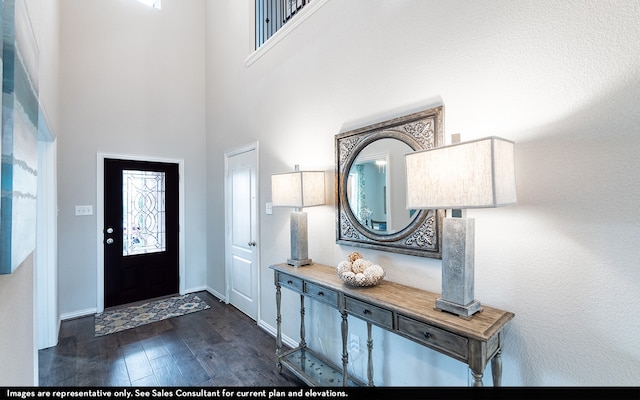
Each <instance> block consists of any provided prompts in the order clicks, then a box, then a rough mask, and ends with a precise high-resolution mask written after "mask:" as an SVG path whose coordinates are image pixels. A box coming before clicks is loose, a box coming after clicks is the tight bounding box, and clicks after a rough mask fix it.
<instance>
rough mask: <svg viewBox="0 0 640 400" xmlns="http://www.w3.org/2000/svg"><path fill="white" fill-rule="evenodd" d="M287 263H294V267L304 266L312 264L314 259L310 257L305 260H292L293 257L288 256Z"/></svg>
mask: <svg viewBox="0 0 640 400" xmlns="http://www.w3.org/2000/svg"><path fill="white" fill-rule="evenodd" d="M287 264H289V265H293V266H294V267H302V266H304V265H311V264H313V261H311V259H310V258H307V259H304V260H292V259H291V258H287Z"/></svg>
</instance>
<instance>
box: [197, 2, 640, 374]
mask: <svg viewBox="0 0 640 400" xmlns="http://www.w3.org/2000/svg"><path fill="white" fill-rule="evenodd" d="M251 4H252V2H251V1H249V0H247V1H244V2H238V1H236V0H228V1H220V2H215V6H214V5H213V3H212V2H208V3H207V21H209V22H208V23H207V98H208V103H207V118H208V119H207V121H208V124H207V138H208V147H207V155H208V173H209V175H208V177H207V179H208V183H209V192H208V193H209V196H208V204H209V205H210V206H211V207H210V210H211V213H210V214H209V216H208V219H209V223H208V229H209V242H208V247H209V266H210V270H209V275H208V276H209V282H208V284H209V285H210V286H212V287H217V288H218V289H220V290H222V289H221V288H223V287H224V280H223V279H222V278H223V277H224V266H223V263H222V261H223V258H222V254H223V253H222V251H223V247H222V246H223V245H222V243H223V242H224V241H223V240H220V239H223V232H221V230H220V222H221V221H223V220H224V218H223V217H224V215H223V214H222V209H223V204H224V203H223V198H222V196H219V195H214V192H215V191H217V190H219V188H222V187H223V186H222V185H223V176H222V174H221V173H220V172H218V171H219V168H220V167H221V166H222V156H223V153H224V151H225V150H228V149H231V148H234V147H238V146H241V145H244V144H246V143H249V142H252V141H256V140H258V141H259V142H260V184H261V189H260V204H261V207H260V208H261V212H262V213H263V214H262V215H261V240H260V244H261V260H262V271H261V272H262V278H261V299H262V306H261V319H262V321H261V323H262V324H263V325H264V326H267V327H271V328H273V327H274V326H275V306H274V287H273V277H272V271H271V270H269V269H268V265H269V264H272V263H279V262H283V261H284V260H285V258H286V257H287V254H288V252H289V241H288V210H285V209H282V210H280V209H277V210H274V214H273V215H265V214H264V203H265V202H268V201H270V196H271V194H270V183H269V176H270V174H272V173H276V172H283V171H289V170H293V166H294V165H295V164H300V168H301V169H324V170H325V171H327V172H329V176H330V177H331V176H332V175H333V174H332V172H333V168H334V149H333V139H334V135H336V134H338V133H340V132H342V131H345V130H349V129H354V128H357V127H360V126H364V125H368V124H370V123H374V122H379V121H383V120H386V119H389V118H391V117H396V116H400V115H403V114H406V113H409V112H413V111H417V110H420V109H423V108H426V107H429V106H432V105H437V104H444V106H445V123H444V125H445V135H446V136H447V140H448V139H449V136H450V134H452V133H461V134H462V139H463V140H469V139H474V138H479V137H484V136H488V135H498V136H503V137H505V138H508V139H511V140H514V141H515V142H516V169H517V170H516V174H517V185H518V196H519V205H518V206H516V207H508V208H501V209H493V210H477V211H470V212H469V216H472V217H475V218H476V297H477V298H478V299H479V300H480V301H481V302H483V303H485V304H489V305H492V306H495V307H498V308H503V309H507V310H510V311H512V312H514V313H515V314H516V317H515V319H514V320H513V321H512V323H511V324H510V325H509V326H508V327H507V329H506V331H505V348H504V357H503V360H504V374H503V383H504V384H505V385H527V386H528V385H534V386H536V385H545V386H546V385H638V384H639V383H640V381H639V380H638V379H639V378H638V375H637V373H636V371H638V370H639V369H640V350H639V349H640V340H639V339H638V336H637V333H636V332H637V329H638V326H639V325H638V319H637V318H636V317H635V310H636V309H637V308H638V306H640V297H638V296H637V287H638V285H639V284H640V270H639V269H638V268H637V260H638V258H639V256H640V250H639V249H638V246H637V243H638V239H639V238H640V224H639V223H640V211H639V209H638V207H637V205H638V200H640V176H639V175H638V174H637V171H636V170H637V154H638V153H639V151H640V134H639V133H640V132H638V126H640V112H639V111H638V109H637V99H638V98H639V97H640V85H639V80H640V42H639V41H638V40H637V38H638V37H640V36H639V35H640V25H639V24H638V23H637V21H638V20H639V19H640V4H638V2H636V1H633V0H627V1H622V0H619V1H606V2H603V1H597V0H593V1H579V2H566V1H551V0H545V1H537V2H512V1H506V0H505V1H496V0H493V1H488V0H484V1H474V2H469V1H462V0H459V1H435V0H434V1H426V0H403V1H391V0H389V1H384V0H375V1H371V0H354V1H348V2H345V1H336V0H332V1H331V0H330V1H328V2H327V3H326V4H325V5H324V6H322V7H321V8H320V9H319V10H318V11H317V12H316V13H315V14H314V15H312V16H311V17H310V18H309V19H307V20H306V21H304V22H303V23H302V24H301V25H300V26H298V27H297V28H296V29H295V30H293V31H292V32H290V33H289V34H288V35H287V36H286V37H285V38H284V39H283V40H282V41H280V42H279V43H278V44H277V45H276V46H274V47H273V48H272V49H271V50H269V51H268V52H266V53H265V54H263V55H262V56H261V57H259V58H257V60H255V62H253V63H252V64H251V65H249V66H246V65H245V60H246V59H247V57H249V55H250V54H251V46H252V40H253V37H252V35H251V30H250V29H251V12H252V10H251V6H250V5H251ZM220 15H224V16H225V17H224V18H220ZM214 21H215V23H214ZM330 181H331V184H333V183H334V182H333V179H332V178H330ZM330 187H331V186H330ZM331 200H332V202H331V203H329V204H327V205H326V206H324V207H315V208H313V209H309V210H308V214H309V230H310V242H309V255H310V257H311V258H313V260H314V261H316V262H321V263H325V264H331V265H337V263H338V262H339V261H340V260H341V259H343V258H344V257H345V255H346V254H347V253H348V252H349V251H351V250H353V248H349V247H347V246H337V245H336V244H335V227H334V204H333V199H331ZM363 254H364V255H365V257H366V258H369V259H372V260H375V261H377V262H378V263H379V264H381V265H384V266H386V267H387V270H388V274H387V278H386V279H390V280H393V281H398V282H401V283H406V284H409V285H413V286H418V287H422V288H425V289H429V290H434V291H439V290H440V262H439V261H436V260H428V259H421V258H417V257H410V256H397V255H393V254H390V253H384V252H376V251H363ZM214 276H215V277H216V279H212V277H214ZM216 285H217V286H216ZM284 301H286V302H287V304H286V305H285V307H284V312H285V316H284V320H285V330H286V334H287V335H288V336H290V337H291V338H293V339H294V340H297V335H298V333H297V329H298V328H297V322H295V321H297V306H298V300H297V297H296V296H288V295H287V296H285V297H284ZM308 313H309V314H308V315H311V317H310V323H309V328H308V329H309V330H308V334H309V337H308V339H309V342H310V344H311V345H312V346H313V347H316V348H322V349H324V350H326V351H328V352H329V354H335V355H336V359H337V357H338V356H337V355H338V354H339V345H338V343H337V342H338V340H337V337H338V335H339V318H338V316H337V315H336V313H335V312H333V311H332V310H327V309H325V308H323V307H321V306H315V305H314V306H311V307H310V311H309V310H308ZM350 328H351V330H352V331H354V332H356V333H358V334H359V335H360V336H361V337H364V336H365V332H366V331H365V327H364V324H362V323H360V322H358V321H357V320H354V322H352V324H351V326H350ZM374 339H375V340H376V344H375V346H376V350H375V354H376V357H375V360H374V361H375V364H374V369H375V382H376V384H378V385H466V384H467V383H468V382H469V381H470V374H469V373H468V371H467V369H466V367H465V366H464V365H462V364H461V363H458V362H456V361H450V360H449V359H447V358H445V357H443V356H440V355H439V354H436V353H434V352H432V351H430V350H426V349H423V348H421V347H420V346H418V345H415V344H413V343H411V342H409V341H406V340H404V339H400V338H398V337H397V336H394V335H390V334H386V333H384V332H381V331H380V330H377V329H374ZM353 361H354V362H353V364H352V369H353V372H354V373H356V374H359V375H360V376H366V358H365V357H362V356H356V357H353ZM490 381H491V378H490V377H489V374H487V376H486V377H485V383H488V384H490V383H491V382H490Z"/></svg>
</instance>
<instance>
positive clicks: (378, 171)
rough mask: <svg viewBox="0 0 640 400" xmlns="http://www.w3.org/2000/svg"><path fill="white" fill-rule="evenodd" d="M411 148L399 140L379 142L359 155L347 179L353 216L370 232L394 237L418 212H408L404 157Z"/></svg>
mask: <svg viewBox="0 0 640 400" xmlns="http://www.w3.org/2000/svg"><path fill="white" fill-rule="evenodd" d="M411 151H412V149H411V147H410V146H409V145H408V144H407V143H405V142H403V141H401V140H398V139H392V138H391V139H379V140H376V141H374V142H371V143H370V144H368V145H367V146H366V147H365V148H364V149H362V150H361V151H360V153H358V155H357V157H356V159H355V160H354V162H353V164H352V165H351V168H350V169H349V177H348V179H347V185H346V186H347V187H346V189H347V199H348V202H349V207H350V208H351V212H352V213H353V215H354V216H355V217H356V218H357V220H358V222H359V223H360V224H361V225H362V226H363V227H365V228H366V229H367V230H368V231H370V232H374V233H376V234H377V235H390V234H393V233H395V232H398V231H401V230H402V229H404V228H406V227H407V226H408V225H409V224H410V223H411V221H412V219H413V217H414V215H415V214H416V211H415V210H407V209H406V188H405V187H406V174H405V165H404V155H405V154H407V153H409V152H411Z"/></svg>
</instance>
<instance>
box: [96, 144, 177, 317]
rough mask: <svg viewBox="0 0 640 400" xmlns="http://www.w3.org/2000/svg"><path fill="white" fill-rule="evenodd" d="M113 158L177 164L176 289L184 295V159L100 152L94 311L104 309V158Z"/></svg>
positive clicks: (98, 156)
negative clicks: (177, 231) (178, 229)
mask: <svg viewBox="0 0 640 400" xmlns="http://www.w3.org/2000/svg"><path fill="white" fill-rule="evenodd" d="M105 158H115V159H120V160H137V161H149V162H161V163H169V164H178V175H179V176H178V179H179V182H178V191H179V193H178V203H179V204H178V224H179V227H180V232H179V233H178V243H179V244H178V246H179V256H178V264H179V265H178V290H180V294H181V295H184V294H185V292H186V289H185V268H186V263H185V262H186V255H185V251H184V248H185V229H184V226H185V225H184V220H185V216H184V212H185V208H186V207H185V206H184V179H183V176H184V160H182V159H180V160H178V159H171V158H155V157H143V156H132V155H126V154H113V153H101V152H98V155H97V179H96V182H97V188H96V189H97V190H96V193H97V198H96V212H95V215H96V248H97V254H98V258H97V263H96V265H97V274H96V275H97V279H96V281H97V282H96V284H97V288H96V289H97V290H96V292H97V298H96V311H97V312H98V313H101V312H103V311H104V244H103V229H104V226H103V225H104V221H103V220H101V219H102V218H103V216H104V159H105Z"/></svg>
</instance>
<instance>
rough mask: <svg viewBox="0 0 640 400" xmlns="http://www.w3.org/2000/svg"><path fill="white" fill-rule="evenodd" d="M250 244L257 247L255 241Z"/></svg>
mask: <svg viewBox="0 0 640 400" xmlns="http://www.w3.org/2000/svg"><path fill="white" fill-rule="evenodd" d="M248 244H249V246H255V245H256V242H255V241H253V242H249V243H248Z"/></svg>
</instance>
